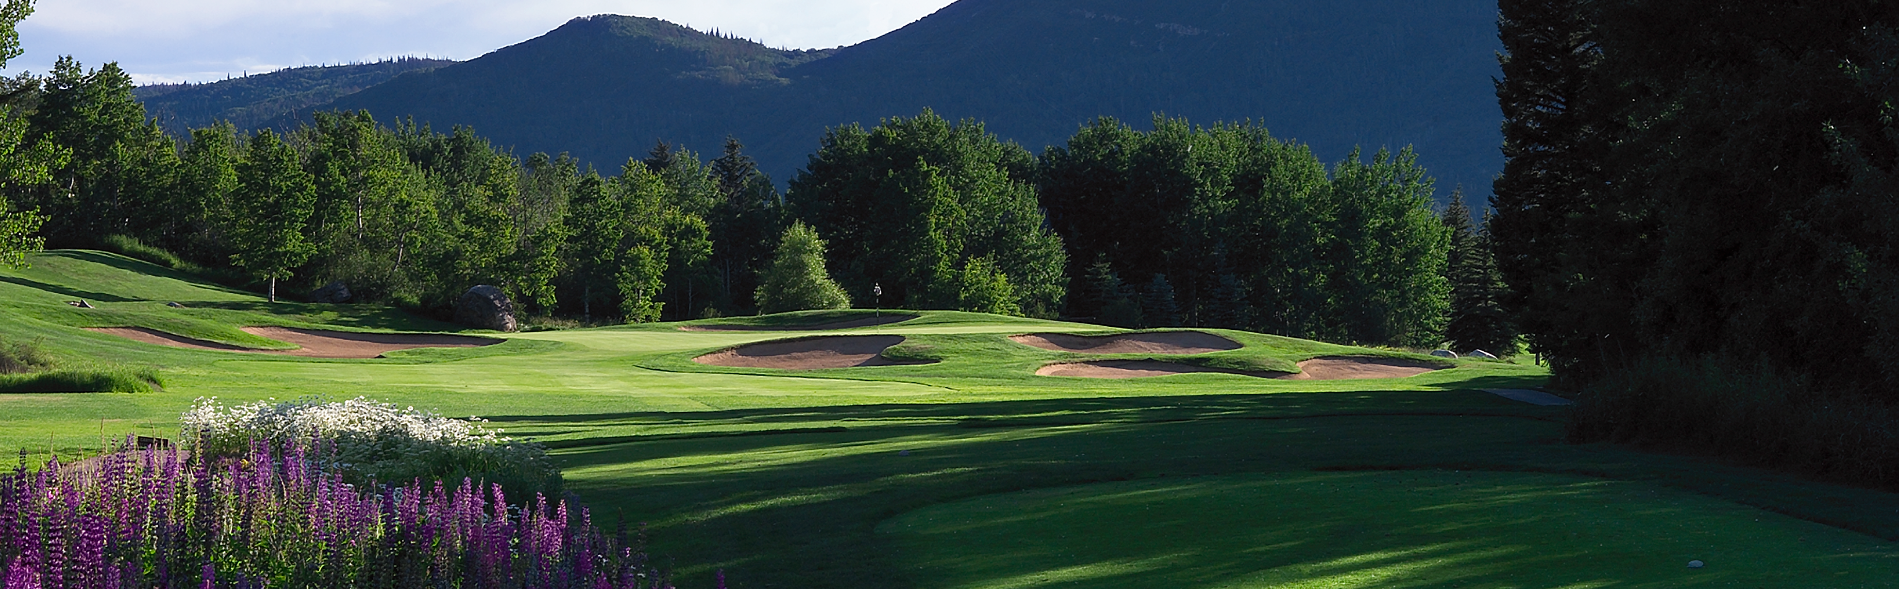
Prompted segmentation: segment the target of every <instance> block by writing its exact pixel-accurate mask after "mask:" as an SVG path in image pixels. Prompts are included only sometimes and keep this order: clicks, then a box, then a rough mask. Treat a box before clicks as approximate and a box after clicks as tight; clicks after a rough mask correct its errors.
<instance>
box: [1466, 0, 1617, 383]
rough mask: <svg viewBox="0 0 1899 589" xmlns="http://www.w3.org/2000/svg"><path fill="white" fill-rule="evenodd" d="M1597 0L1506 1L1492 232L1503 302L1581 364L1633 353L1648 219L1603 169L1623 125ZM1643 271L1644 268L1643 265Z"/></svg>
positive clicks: (1556, 355)
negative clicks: (1623, 201) (1613, 107)
mask: <svg viewBox="0 0 1899 589" xmlns="http://www.w3.org/2000/svg"><path fill="white" fill-rule="evenodd" d="M1599 4H1600V3H1599V2H1596V1H1594V0H1502V1H1501V2H1499V4H1498V11H1499V14H1500V17H1499V20H1498V23H1497V27H1498V34H1499V37H1500V38H1501V39H1502V41H1503V47H1504V52H1503V53H1502V54H1500V55H1499V58H1498V59H1499V61H1500V62H1501V63H1502V67H1503V73H1504V77H1503V79H1502V80H1500V81H1498V82H1497V100H1498V103H1499V105H1501V107H1502V109H1503V114H1504V126H1503V137H1504V144H1503V153H1504V157H1505V161H1504V168H1503V174H1502V175H1500V176H1499V177H1498V178H1497V180H1496V183H1495V186H1494V187H1493V188H1494V196H1493V197H1492V198H1491V208H1492V209H1493V210H1494V211H1495V216H1494V217H1493V219H1492V221H1491V223H1489V224H1488V230H1489V232H1490V235H1491V239H1492V248H1493V251H1494V253H1495V256H1496V260H1497V267H1498V270H1499V272H1501V273H1502V275H1503V277H1504V279H1505V281H1506V282H1507V283H1508V284H1509V285H1510V289H1511V290H1510V296H1509V297H1508V299H1507V300H1506V301H1505V302H1506V305H1507V307H1508V308H1509V310H1510V312H1511V314H1512V316H1513V318H1514V322H1515V323H1516V324H1517V325H1518V326H1519V327H1520V328H1521V329H1523V330H1524V334H1525V335H1526V336H1527V339H1528V340H1529V342H1530V346H1531V349H1533V350H1536V351H1538V352H1540V353H1543V354H1545V355H1547V356H1550V357H1551V358H1552V359H1553V360H1554V361H1555V362H1557V363H1558V368H1559V369H1565V368H1566V367H1565V366H1563V364H1564V363H1566V362H1570V361H1571V360H1572V359H1581V358H1605V357H1607V356H1609V355H1611V354H1626V353H1628V352H1629V351H1631V345H1632V344H1633V341H1632V337H1633V333H1632V332H1633V326H1632V325H1631V323H1630V322H1629V321H1628V317H1629V313H1628V311H1629V310H1630V309H1632V308H1633V307H1634V305H1635V302H1634V300H1633V296H1634V295H1633V290H1634V283H1635V282H1636V281H1637V278H1631V277H1630V276H1631V273H1630V272H1627V271H1626V270H1624V271H1620V272H1618V271H1617V270H1616V268H1617V267H1623V268H1625V269H1626V268H1627V267H1628V266H1630V265H1631V264H1629V262H1633V261H1634V260H1635V259H1636V258H1638V257H1639V255H1636V254H1634V253H1632V252H1637V251H1640V250H1641V249H1643V246H1642V245H1641V242H1642V241H1643V240H1644V236H1645V235H1646V233H1645V232H1643V231H1641V230H1640V229H1639V228H1638V227H1637V226H1636V225H1634V224H1633V223H1631V221H1633V220H1639V219H1641V218H1642V217H1643V214H1642V212H1641V211H1640V210H1631V208H1630V207H1627V206H1621V205H1618V204H1616V203H1614V202H1612V198H1611V196H1610V194H1609V193H1608V190H1607V188H1606V186H1607V185H1608V184H1610V182H1608V180H1609V179H1608V178H1607V176H1606V175H1605V172H1604V169H1603V164H1604V161H1603V158H1604V157H1606V156H1607V153H1608V150H1609V147H1610V145H1611V144H1612V143H1613V141H1614V138H1615V135H1616V134H1617V128H1616V126H1615V125H1614V124H1613V123H1612V118H1613V117H1611V116H1610V115H1609V114H1608V113H1607V106H1606V99H1605V97H1604V95H1603V94H1604V92H1605V91H1606V88H1605V86H1604V85H1605V84H1609V83H1610V82H1607V81H1606V80H1603V79H1602V76H1601V75H1600V72H1599V70H1600V68H1601V62H1602V47H1601V44H1600V42H1599V41H1600V39H1599V35H1598V31H1597V27H1598V22H1597V21H1598V20H1599V18H1598V11H1597V7H1598V5H1599ZM1636 274H1638V275H1639V270H1638V271H1637V272H1636Z"/></svg>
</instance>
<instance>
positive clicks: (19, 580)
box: [6, 556, 41, 589]
mask: <svg viewBox="0 0 1899 589" xmlns="http://www.w3.org/2000/svg"><path fill="white" fill-rule="evenodd" d="M6 589H41V586H40V572H39V571H37V570H34V569H33V567H32V566H30V565H28V564H27V563H26V557H25V556H21V557H20V558H16V559H14V560H13V563H12V564H10V565H7V584H6Z"/></svg>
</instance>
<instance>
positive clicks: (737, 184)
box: [706, 138, 784, 313]
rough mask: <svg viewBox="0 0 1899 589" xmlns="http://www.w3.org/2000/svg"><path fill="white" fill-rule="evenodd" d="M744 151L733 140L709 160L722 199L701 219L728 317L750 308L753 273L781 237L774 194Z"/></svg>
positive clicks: (755, 285) (754, 286)
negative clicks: (706, 233)
mask: <svg viewBox="0 0 1899 589" xmlns="http://www.w3.org/2000/svg"><path fill="white" fill-rule="evenodd" d="M744 147H745V146H744V145H743V144H741V143H739V141H738V139H737V138H727V139H726V141H725V153H724V154H723V155H721V156H720V157H719V159H716V160H713V162H712V175H713V176H714V177H715V178H716V179H717V180H718V186H719V192H720V193H721V195H722V196H723V198H722V199H721V200H720V202H719V204H718V205H717V206H715V207H713V209H712V213H711V216H709V217H708V218H707V219H706V224H707V225H708V229H709V230H710V231H711V233H712V235H713V236H714V239H713V240H712V242H713V251H712V260H711V266H712V269H713V271H714V272H715V273H716V274H717V276H718V283H719V289H720V292H719V299H720V305H721V306H722V307H723V308H724V309H725V311H726V312H728V313H732V312H736V311H743V310H748V309H751V308H753V303H752V301H751V295H752V293H753V292H754V291H756V290H757V289H758V273H759V272H760V271H762V270H763V267H764V264H765V263H766V262H768V261H770V256H771V254H772V249H773V248H774V247H775V246H776V240H777V238H778V236H779V235H780V234H782V233H783V232H784V229H783V227H784V225H783V221H782V219H783V216H784V215H783V207H781V206H779V202H778V191H777V189H776V188H775V187H774V186H773V185H772V181H771V178H769V177H767V176H766V175H765V174H764V173H763V172H760V171H758V165H757V163H756V162H754V161H753V160H752V158H751V157H750V156H747V155H745V153H744V151H743V150H744Z"/></svg>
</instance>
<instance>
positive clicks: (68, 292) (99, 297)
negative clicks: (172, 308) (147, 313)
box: [0, 276, 139, 303]
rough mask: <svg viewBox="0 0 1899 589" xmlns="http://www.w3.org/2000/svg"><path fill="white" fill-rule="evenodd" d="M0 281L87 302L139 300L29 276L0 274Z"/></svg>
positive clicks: (127, 301)
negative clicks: (34, 278)
mask: <svg viewBox="0 0 1899 589" xmlns="http://www.w3.org/2000/svg"><path fill="white" fill-rule="evenodd" d="M0 282H8V283H12V284H18V285H20V286H24V287H27V288H37V289H40V290H43V291H46V292H50V293H54V294H59V295H64V296H69V297H72V298H75V299H79V300H82V301H87V302H95V303H129V302H132V301H136V300H139V299H128V298H125V297H122V296H119V295H113V294H106V293H102V292H93V291H90V290H80V289H77V288H72V287H69V286H62V285H58V284H49V283H45V282H40V281H38V280H33V279H30V278H21V277H19V276H0Z"/></svg>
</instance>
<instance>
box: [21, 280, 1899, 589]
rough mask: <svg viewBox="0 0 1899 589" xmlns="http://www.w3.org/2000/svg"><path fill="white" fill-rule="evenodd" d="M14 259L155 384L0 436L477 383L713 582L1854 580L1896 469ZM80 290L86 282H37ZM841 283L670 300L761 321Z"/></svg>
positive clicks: (957, 352) (991, 354) (958, 354)
mask: <svg viewBox="0 0 1899 589" xmlns="http://www.w3.org/2000/svg"><path fill="white" fill-rule="evenodd" d="M31 261H32V263H33V264H34V266H33V268H32V269H29V270H17V271H16V270H5V271H0V337H4V338H5V339H7V340H11V341H19V340H23V339H32V338H39V339H41V340H42V342H43V345H44V346H46V347H47V348H49V349H50V350H52V351H53V352H55V353H56V354H57V355H58V356H59V357H60V358H61V360H62V361H66V362H101V363H115V364H121V365H134V366H146V367H151V368H153V369H154V370H155V371H156V374H157V376H158V377H159V379H160V380H161V381H162V382H163V384H164V386H163V388H162V390H156V391H151V392H146V393H138V394H113V393H104V394H101V393H90V394H0V448H5V449H13V448H24V449H26V450H27V451H28V452H29V453H36V454H37V458H35V459H44V458H45V456H46V452H47V451H48V450H49V447H50V449H51V450H54V451H57V452H59V453H61V455H62V456H65V457H69V458H70V457H72V456H73V455H74V454H77V453H82V452H88V451H96V449H97V448H99V445H100V438H101V437H102V436H103V437H114V436H121V435H124V434H126V433H130V432H138V433H142V434H146V435H152V434H160V435H174V434H173V432H175V428H176V423H177V416H178V414H179V412H180V411H181V410H183V409H184V408H185V407H187V406H189V405H190V404H191V403H192V401H193V400H194V399H196V398H198V397H201V396H216V397H218V398H219V400H220V401H222V402H224V403H227V404H228V403H239V402H245V401H250V400H257V399H266V398H272V397H274V398H279V399H283V398H292V397H298V396H304V395H322V396H328V397H331V398H351V397H355V396H358V395H366V396H369V397H372V398H376V399H379V400H384V401H389V402H394V403H397V404H401V405H412V406H415V407H417V408H423V409H431V410H436V411H440V412H442V413H443V414H447V415H480V416H483V417H486V418H489V419H491V420H493V425H495V426H498V427H502V428H505V429H506V431H507V433H508V435H515V436H527V437H532V438H534V439H536V440H539V441H542V442H545V443H547V444H548V445H549V446H551V447H553V448H554V453H555V455H556V456H557V457H558V458H559V460H561V462H562V464H563V465H564V467H565V469H566V476H567V480H568V485H567V486H568V488H569V489H570V490H572V491H574V492H576V493H578V494H579V497H580V500H581V502H582V503H584V504H586V505H589V506H590V507H592V509H593V510H594V511H593V513H594V514H595V518H597V519H598V520H601V521H603V522H606V524H607V525H608V526H611V525H612V523H611V521H610V520H613V519H615V518H616V517H618V516H616V515H614V514H621V515H623V516H624V517H625V518H627V519H629V520H631V521H634V522H645V523H647V524H648V526H647V530H648V532H649V534H650V535H651V537H652V538H653V550H654V552H655V553H656V554H658V555H660V557H661V558H662V559H672V561H673V562H676V563H677V565H678V573H679V581H680V583H679V584H680V586H682V587H709V586H712V583H713V581H712V577H713V574H714V572H715V571H718V570H723V571H724V572H725V574H726V578H727V579H728V581H729V586H731V587H735V588H738V587H872V586H874V587H919V588H931V589H935V588H943V589H950V588H971V587H985V588H986V587H994V588H1002V587H1041V586H1062V587H1126V586H1141V585H1150V584H1158V585H1168V586H1208V587H1215V586H1217V587H1381V588H1396V587H1516V586H1537V587H1657V588H1660V587H1704V586H1705V587H1715V586H1729V585H1738V584H1740V583H1742V582H1745V583H1747V585H1746V586H1750V587H1789V588H1792V587H1813V586H1827V587H1880V586H1884V585H1885V584H1889V583H1890V580H1891V571H1892V570H1894V567H1895V566H1896V565H1899V548H1895V545H1894V544H1893V543H1892V542H1891V539H1894V538H1899V512H1894V511H1893V510H1892V505H1894V500H1895V499H1899V496H1895V495H1893V494H1890V493H1882V492H1876V491H1868V490H1861V489H1853V488H1847V487H1840V486H1834V485H1826V484H1818V483H1812V482H1808V481H1804V480H1801V479H1799V478H1797V477H1792V476H1787V475H1782V474H1775V473H1770V472H1764V471H1760V470H1754V469H1748V468H1743V467H1738V466H1732V465H1724V464H1718V463H1713V462H1710V461H1707V460H1703V459H1697V458H1694V457H1684V456H1670V455H1658V454H1644V453H1639V452H1634V451H1631V450H1628V449H1625V448H1621V447H1616V446H1606V445H1587V446H1583V445H1572V444H1568V443H1565V442H1564V441H1563V440H1564V425H1563V415H1564V413H1563V412H1564V411H1565V410H1564V409H1562V408H1552V407H1539V406H1532V405H1527V404H1521V403H1516V402H1513V401H1508V400H1505V399H1502V398H1500V397H1497V396H1494V395H1491V394H1488V393H1485V392H1482V391H1481V390H1479V389H1483V388H1493V387H1512V388H1529V387H1536V386H1539V385H1540V384H1541V383H1542V382H1543V380H1544V379H1545V378H1546V373H1545V372H1544V371H1543V370H1542V369H1540V368H1537V367H1533V366H1523V365H1517V364H1506V363H1497V362H1481V361H1468V360H1466V361H1459V362H1457V363H1456V364H1455V365H1454V367H1453V368H1450V369H1446V370H1440V371H1437V372H1432V373H1429V374H1426V375H1421V376H1415V377H1410V378H1402V379H1373V380H1359V381H1297V380H1275V379H1265V378H1255V377H1250V376H1240V375H1233V374H1212V373H1208V374H1187V375H1177V376H1165V377H1157V378H1145V379H1131V380H1093V379H1079V378H1056V377H1041V376H1035V374H1034V370H1035V367H1036V366H1039V365H1041V364H1045V363H1048V362H1053V361H1069V360H1080V359H1087V358H1091V357H1095V356H1091V355H1087V354H1073V353H1063V352H1053V351H1048V350H1041V349H1036V348H1030V347H1027V346H1023V345H1020V344H1016V343H1014V342H1011V341H1010V340H1009V339H1008V336H1010V335H1014V334H1022V333H1030V332H1068V333H1079V332H1100V331H1102V328H1100V327H1098V326H1089V325H1079V324H1068V323H1060V322H1051V321H1040V320H1031V319H1021V318H1008V317H997V316H992V315H981V314H971V313H955V312H924V313H921V314H920V316H919V317H918V318H916V319H912V320H909V321H905V322H901V323H895V324H887V325H880V326H875V327H865V328H859V329H850V330H846V331H845V332H844V333H848V334H853V335H860V334H883V335H895V336H901V337H903V338H905V340H904V342H903V344H902V346H901V348H903V349H900V350H893V352H892V353H896V354H898V355H902V356H905V357H922V356H927V357H930V358H932V359H936V360H939V361H938V362H937V363H935V364H927V365H908V366H905V365H899V366H879V367H868V368H840V369H830V370H819V371H784V370H773V369H760V368H720V367H712V366H704V365H700V364H698V363H695V362H693V361H692V358H695V357H697V356H699V355H701V354H706V353H710V352H715V351H718V350H723V349H727V348H730V347H733V346H739V345H744V344H747V343H752V342H759V341H768V340H778V339H784V338H795V337H802V336H811V335H818V334H815V333H811V332H799V331H795V330H794V331H731V330H723V331H687V330H682V329H681V327H682V325H681V324H652V325H638V326H621V327H612V328H602V329H577V330H567V331H546V332H535V333H524V334H510V335H507V336H506V337H507V338H508V341H507V342H506V343H504V344H502V345H497V346H490V347H486V348H476V349H460V350H411V351H406V352H399V353H393V354H390V357H388V358H381V359H369V360H322V359H306V358H294V357H279V356H261V355H249V354H234V353H230V352H218V351H199V350H185V349H176V348H168V347H160V346H155V345H148V344H140V343H136V342H131V341H130V340H124V339H120V338H117V337H116V336H110V335H104V334H98V333H94V332H90V331H86V330H84V329H81V328H82V327H103V326H139V327H147V328H153V329H160V330H177V331H176V332H177V333H181V334H184V333H190V334H196V335H195V336H194V337H203V338H220V337H222V338H232V339H231V340H230V341H232V342H233V343H240V344H246V345H251V344H255V345H258V346H265V345H270V344H271V343H272V342H240V341H236V339H235V338H238V335H236V334H242V333H244V332H242V331H240V330H239V329H238V328H241V327H249V326H256V325H282V326H294V327H323V328H329V329H340V330H378V331H382V330H392V331H447V330H452V329H454V327H453V326H448V325H443V324H439V323H435V322H432V321H428V320H425V319H420V318H416V317H411V316H408V315H406V314H403V313H401V312H400V311H397V310H393V309H387V308H381V307H373V306H350V305H300V304H278V305H269V304H265V303H263V302H262V301H260V300H258V297H256V296H255V295H251V294H249V293H244V292H237V291H231V290H227V289H222V288H219V287H215V286H212V285H209V284H205V283H202V282H198V281H195V280H192V279H191V278H190V277H188V276H182V275H177V274H172V273H169V272H166V271H164V270H162V269H160V268H158V267H155V266H151V265H149V264H144V263H142V262H137V261H133V260H129V259H126V258H121V257H118V256H113V255H110V254H102V253H96V252H79V251H56V252H48V253H45V254H42V255H38V256H34V257H33V258H32V260H31ZM80 298H83V299H85V300H87V301H89V302H93V303H94V304H95V306H96V307H97V308H96V309H91V310H87V309H77V308H73V307H69V306H65V304H64V301H66V300H75V299H80ZM168 302H179V303H180V304H182V305H184V306H185V308H184V309H180V308H177V307H171V306H168V305H165V303H168ZM59 307H66V308H65V309H60V308H59ZM863 314H864V313H862V312H847V313H843V314H805V315H787V316H772V317H763V318H755V319H722V320H704V321H699V322H694V325H698V326H705V325H707V324H714V323H717V324H730V323H747V324H751V325H753V326H756V327H759V328H761V329H764V328H771V329H780V330H782V329H788V328H792V327H795V326H797V325H800V324H804V322H821V321H831V320H836V319H839V318H852V317H858V316H861V315H863ZM1216 333H1217V335H1221V336H1224V337H1228V338H1230V339H1232V340H1234V341H1236V342H1239V343H1241V344H1244V346H1243V347H1242V348H1240V349H1236V350H1229V351H1222V352H1216V353H1210V354H1206V355H1205V357H1204V358H1200V361H1215V362H1227V363H1245V364H1250V365H1253V366H1262V367H1263V366H1274V365H1280V364H1279V363H1291V362H1295V361H1298V360H1301V359H1305V358H1310V357H1314V356H1324V355H1341V354H1346V355H1385V356H1389V355H1398V356H1404V355H1406V354H1405V352H1403V351H1399V350H1371V349H1359V348H1349V347H1343V346H1333V345H1329V344H1322V343H1318V342H1307V341H1301V340H1293V339H1288V338H1280V337H1275V336H1270V335H1264V334H1250V333H1244V332H1227V331H1220V332H1216ZM1135 356H1139V355H1135ZM1113 357H1129V356H1113ZM1197 358H1199V357H1197ZM1222 359H1223V360H1222ZM1882 538H1883V539H1882ZM1691 559H1694V560H1702V561H1704V562H1705V563H1706V564H1707V567H1706V568H1703V569H1689V568H1686V563H1687V562H1688V561H1689V560H1691Z"/></svg>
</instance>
